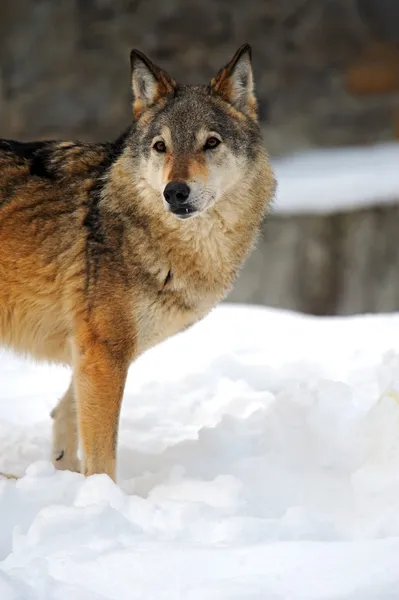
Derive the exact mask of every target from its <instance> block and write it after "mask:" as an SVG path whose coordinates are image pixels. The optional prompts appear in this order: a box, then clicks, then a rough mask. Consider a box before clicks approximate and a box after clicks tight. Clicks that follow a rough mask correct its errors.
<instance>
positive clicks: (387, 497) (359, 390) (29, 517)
mask: <svg viewBox="0 0 399 600" xmlns="http://www.w3.org/2000/svg"><path fill="white" fill-rule="evenodd" d="M398 332H399V315H391V316H389V315H387V316H370V317H351V318H336V319H316V318H312V317H305V316H300V315H296V314H292V313H285V312H282V311H273V310H266V309H255V308H249V307H234V306H223V307H220V308H219V309H217V310H216V311H214V313H213V314H212V315H211V316H210V317H208V318H207V319H206V320H205V321H203V322H202V323H201V324H199V325H198V326H196V327H195V328H193V329H192V330H191V331H189V332H186V333H184V334H182V335H180V336H177V337H176V338H174V339H172V340H169V341H168V342H167V343H165V344H163V345H161V346H159V347H158V348H156V349H154V350H153V351H151V352H149V353H148V354H146V355H145V356H143V357H142V358H141V359H140V361H139V362H138V364H136V365H135V366H134V367H132V369H131V371H130V375H129V380H128V384H127V390H126V396H125V400H124V406H123V414H122V419H121V433H120V447H119V475H118V477H119V479H118V482H119V486H116V485H114V484H113V483H112V482H111V481H110V480H109V479H108V478H106V477H105V476H97V477H92V478H89V479H86V480H85V479H84V478H83V477H81V476H80V475H77V474H72V473H56V472H55V471H54V470H53V468H52V467H51V465H50V464H49V462H48V461H47V457H48V455H49V449H50V441H49V435H50V422H49V418H48V412H49V410H50V409H51V407H52V406H53V404H54V403H55V398H56V397H57V395H60V394H61V393H62V392H63V389H64V388H65V387H66V385H67V381H68V373H67V372H65V371H63V370H61V369H55V368H50V367H45V366H34V365H31V364H27V363H25V362H22V361H20V360H17V359H15V358H14V357H12V356H10V355H8V354H6V353H4V354H3V356H2V357H1V358H0V370H1V371H0V372H1V390H0V447H1V452H0V470H2V471H11V472H16V473H19V474H23V473H24V472H25V470H26V474H25V476H24V477H23V478H22V479H20V480H19V481H18V482H14V481H8V480H1V481H0V598H1V600H71V599H73V600H111V599H112V600H131V599H139V598H140V599H148V600H154V599H157V600H162V599H170V600H178V599H182V600H183V599H184V600H219V599H220V600H222V599H223V600H227V599H228V600H277V599H278V600H283V599H284V600H299V599H301V600H316V599H317V600H319V599H326V600H327V599H328V600H333V599H337V600H338V599H340V600H394V599H395V600H397V598H398V597H399V335H398Z"/></svg>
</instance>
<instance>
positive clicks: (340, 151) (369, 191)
mask: <svg viewBox="0 0 399 600" xmlns="http://www.w3.org/2000/svg"><path fill="white" fill-rule="evenodd" d="M273 168H274V170H275V173H276V177H277V181H278V189H277V195H276V201H275V205H274V211H275V212H276V213H277V214H296V213H310V214H320V213H322V214H323V213H337V212H340V211H346V210H353V209H359V208H368V207H370V206H374V205H376V204H377V205H378V204H389V203H396V204H397V203H398V201H399V192H398V190H399V144H398V143H396V142H391V143H385V144H376V145H370V146H361V147H350V148H349V147H348V148H333V149H331V148H328V149H320V148H318V149H317V150H309V151H301V152H298V153H297V154H292V155H289V156H285V157H282V158H279V159H276V160H274V161H273ZM398 598H399V593H398Z"/></svg>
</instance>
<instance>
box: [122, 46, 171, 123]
mask: <svg viewBox="0 0 399 600" xmlns="http://www.w3.org/2000/svg"><path fill="white" fill-rule="evenodd" d="M130 64H131V68H132V90H133V114H134V118H135V119H138V118H139V117H140V116H141V114H142V113H143V112H144V111H145V110H146V109H147V108H149V107H150V106H152V105H153V104H155V103H156V102H158V100H160V98H162V97H164V96H168V95H169V94H173V93H174V91H175V89H176V82H175V80H174V79H172V77H170V76H169V75H168V74H167V73H166V72H165V71H163V70H162V69H160V68H159V67H157V66H156V65H154V63H152V62H151V61H150V59H149V58H147V57H146V56H145V54H143V53H142V52H140V51H139V50H132V51H131V53H130Z"/></svg>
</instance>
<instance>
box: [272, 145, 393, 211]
mask: <svg viewBox="0 0 399 600" xmlns="http://www.w3.org/2000/svg"><path fill="white" fill-rule="evenodd" d="M272 164H273V168H274V170H275V174H276V177H277V181H278V188H277V196H276V201H275V205H274V212H275V213H276V214H297V213H299V214H300V213H310V214H325V213H327V214H328V213H337V212H340V211H347V210H353V209H358V208H368V207H370V206H375V205H379V204H390V203H391V204H392V203H395V204H397V203H398V201H399V144H398V143H395V142H392V143H385V144H376V145H372V146H361V147H348V148H335V149H317V150H309V151H301V152H299V153H297V154H292V155H288V156H286V157H282V158H278V159H275V160H273V161H272Z"/></svg>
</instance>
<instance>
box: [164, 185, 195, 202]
mask: <svg viewBox="0 0 399 600" xmlns="http://www.w3.org/2000/svg"><path fill="white" fill-rule="evenodd" d="M163 195H164V198H165V200H166V202H167V203H168V204H172V205H179V204H183V203H184V202H185V201H186V200H187V198H188V197H189V195H190V188H189V187H188V185H187V183H184V181H171V182H170V183H168V185H167V186H166V187H165V189H164V191H163Z"/></svg>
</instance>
